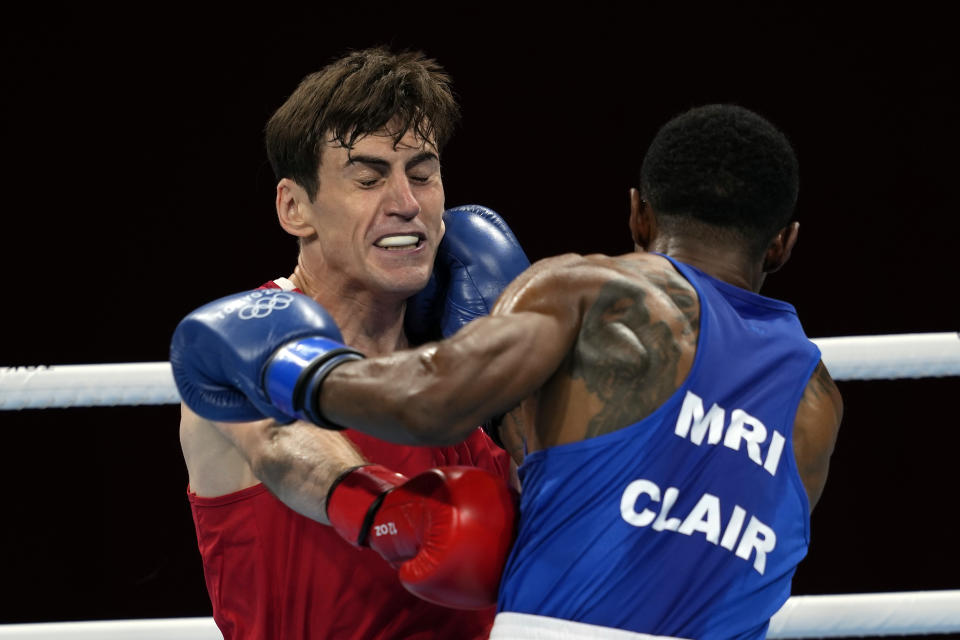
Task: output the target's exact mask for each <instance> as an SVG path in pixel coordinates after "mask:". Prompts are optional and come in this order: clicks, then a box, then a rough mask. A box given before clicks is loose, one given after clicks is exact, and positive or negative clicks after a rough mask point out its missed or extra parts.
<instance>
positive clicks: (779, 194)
mask: <svg viewBox="0 0 960 640" xmlns="http://www.w3.org/2000/svg"><path fill="white" fill-rule="evenodd" d="M799 182H800V180H799V169H798V165H797V157H796V154H795V152H794V150H793V146H792V145H791V144H790V141H789V140H788V139H787V137H786V136H785V135H784V134H783V133H782V132H781V131H780V130H779V129H777V128H776V127H775V126H773V124H771V123H770V122H769V121H767V120H766V119H765V118H763V117H762V116H760V115H758V114H756V113H754V112H753V111H750V110H749V109H746V108H744V107H741V106H738V105H732V104H711V105H706V106H701V107H696V108H693V109H690V110H688V111H685V112H684V113H682V114H680V115H678V116H676V117H675V118H673V119H672V120H670V121H669V122H667V124H665V125H664V126H663V127H662V128H661V129H660V131H659V132H658V133H657V135H656V136H655V137H654V140H653V142H652V143H651V144H650V147H649V149H648V150H647V153H646V156H645V157H644V159H643V166H642V168H641V171H640V189H641V193H642V195H643V198H644V199H645V200H646V201H647V202H649V203H650V205H651V206H652V207H653V209H654V211H655V212H656V213H657V214H658V215H660V216H665V217H667V218H668V219H670V220H669V222H673V223H679V224H683V223H684V222H685V221H690V220H695V221H699V222H703V223H706V224H708V225H711V226H712V227H714V228H720V229H721V230H725V231H729V232H732V233H733V234H734V235H736V236H739V237H740V238H742V239H743V240H745V241H746V242H747V245H748V247H749V249H750V250H752V251H753V252H755V253H756V252H762V251H763V250H764V249H765V248H766V245H767V243H769V241H770V239H771V238H773V236H774V235H775V234H776V233H777V231H779V230H780V229H781V228H783V227H784V226H786V225H787V224H789V222H790V220H791V219H792V217H793V214H794V208H795V206H796V202H797V193H798V191H799Z"/></svg>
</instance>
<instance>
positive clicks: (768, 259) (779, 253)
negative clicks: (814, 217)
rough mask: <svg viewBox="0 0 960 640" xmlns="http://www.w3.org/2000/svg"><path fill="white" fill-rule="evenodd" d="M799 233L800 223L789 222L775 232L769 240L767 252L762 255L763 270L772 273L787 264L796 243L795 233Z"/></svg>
mask: <svg viewBox="0 0 960 640" xmlns="http://www.w3.org/2000/svg"><path fill="white" fill-rule="evenodd" d="M799 233H800V223H799V222H791V223H790V224H788V225H787V226H785V227H784V228H783V229H780V231H779V232H778V233H777V235H776V236H775V237H774V238H773V240H771V241H770V246H769V247H767V252H766V254H764V256H763V272H764V273H773V272H774V271H778V270H779V269H780V267H782V266H783V265H785V264H787V260H789V259H790V254H791V252H793V246H794V245H795V244H797V235H798V234H799Z"/></svg>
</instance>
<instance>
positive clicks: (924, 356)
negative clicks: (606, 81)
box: [0, 332, 960, 409]
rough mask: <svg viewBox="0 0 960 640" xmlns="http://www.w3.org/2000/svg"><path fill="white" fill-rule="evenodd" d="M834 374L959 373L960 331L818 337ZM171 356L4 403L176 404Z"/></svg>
mask: <svg viewBox="0 0 960 640" xmlns="http://www.w3.org/2000/svg"><path fill="white" fill-rule="evenodd" d="M814 342H815V343H816V344H817V346H818V347H820V351H821V353H822V356H823V361H824V363H825V364H826V365H827V369H829V370H830V373H831V375H833V378H834V379H835V380H876V379H882V378H886V379H897V378H927V377H939V376H957V375H960V334H957V333H952V332H951V333H908V334H899V335H885V336H853V337H845V338H818V339H815V340H814ZM178 402H180V395H179V394H178V393H177V388H176V385H175V384H174V382H173V373H172V371H171V369H170V363H169V362H138V363H125V364H79V365H57V366H52V367H45V366H39V367H3V368H0V409H52V408H65V407H102V406H119V405H151V404H177V403H178Z"/></svg>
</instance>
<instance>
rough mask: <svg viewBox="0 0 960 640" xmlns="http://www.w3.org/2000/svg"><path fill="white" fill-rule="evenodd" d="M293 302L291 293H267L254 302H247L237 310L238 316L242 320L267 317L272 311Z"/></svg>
mask: <svg viewBox="0 0 960 640" xmlns="http://www.w3.org/2000/svg"><path fill="white" fill-rule="evenodd" d="M292 303H293V296H292V295H290V294H289V293H278V294H276V295H265V296H264V297H262V298H257V299H256V300H254V301H253V302H251V303H249V304H246V305H244V306H242V307H240V309H239V310H238V311H237V317H238V318H240V319H241V320H253V319H255V318H266V317H267V316H269V315H270V314H271V313H273V312H274V311H275V310H276V311H281V310H283V309H286V308H287V307H289V306H290V305H291V304H292Z"/></svg>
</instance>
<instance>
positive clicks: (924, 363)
mask: <svg viewBox="0 0 960 640" xmlns="http://www.w3.org/2000/svg"><path fill="white" fill-rule="evenodd" d="M814 342H815V343H816V344H817V346H818V347H819V348H820V350H821V353H822V357H823V361H824V364H826V366H827V368H828V369H829V370H830V373H831V375H832V376H833V378H834V379H835V380H878V379H902V378H928V377H942V376H960V334H958V333H954V332H947V333H911V334H896V335H878V336H853V337H837V338H819V339H814ZM179 402H180V397H179V394H178V393H177V389H176V386H175V384H174V382H173V373H172V370H171V368H170V363H169V362H143V363H121V364H89V365H58V366H49V367H47V366H38V367H3V368H0V410H16V409H41V408H42V409H47V408H67V407H91V406H121V405H159V404H177V403H179ZM956 632H960V589H958V590H943V591H908V592H892V593H865V594H842V595H813V596H793V597H791V598H790V599H789V600H787V602H786V603H785V604H784V606H783V607H782V608H781V609H780V611H779V612H777V614H776V615H774V617H773V618H772V619H771V621H770V630H769V634H768V636H767V637H769V638H838V637H856V636H860V637H863V636H889V635H913V634H935V633H956ZM6 638H25V639H26V638H30V639H34V640H47V639H49V640H65V639H66V640H121V639H124V640H125V639H127V638H137V639H139V640H160V639H161V638H163V639H166V638H177V639H178V640H221V639H222V636H221V635H220V632H219V630H218V629H217V627H216V625H215V624H214V622H213V619H212V618H203V617H200V618H169V619H147V620H98V621H90V622H52V623H31V624H8V625H0V640H2V639H6Z"/></svg>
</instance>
